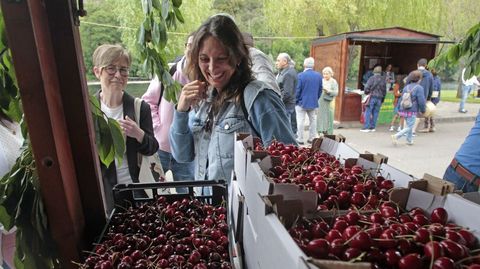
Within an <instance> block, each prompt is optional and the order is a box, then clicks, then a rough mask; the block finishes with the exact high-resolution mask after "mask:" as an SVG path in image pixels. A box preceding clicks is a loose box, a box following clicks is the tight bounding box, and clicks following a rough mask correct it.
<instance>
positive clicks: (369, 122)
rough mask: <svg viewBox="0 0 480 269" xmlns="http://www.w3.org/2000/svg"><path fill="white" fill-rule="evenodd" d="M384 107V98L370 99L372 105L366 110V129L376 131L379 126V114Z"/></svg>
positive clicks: (374, 97) (373, 97)
mask: <svg viewBox="0 0 480 269" xmlns="http://www.w3.org/2000/svg"><path fill="white" fill-rule="evenodd" d="M380 107H382V98H381V97H376V96H372V97H370V103H369V104H368V106H367V110H365V126H364V128H366V129H375V126H377V119H378V113H379V112H380Z"/></svg>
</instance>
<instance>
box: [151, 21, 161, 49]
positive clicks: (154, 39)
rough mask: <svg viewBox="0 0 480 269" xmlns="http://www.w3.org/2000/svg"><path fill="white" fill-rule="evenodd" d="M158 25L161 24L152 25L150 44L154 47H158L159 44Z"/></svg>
mask: <svg viewBox="0 0 480 269" xmlns="http://www.w3.org/2000/svg"><path fill="white" fill-rule="evenodd" d="M159 24H161V22H160V23H154V24H153V29H152V42H153V44H155V45H158V44H159V43H160V30H159Z"/></svg>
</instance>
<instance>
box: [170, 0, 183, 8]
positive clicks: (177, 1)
mask: <svg viewBox="0 0 480 269" xmlns="http://www.w3.org/2000/svg"><path fill="white" fill-rule="evenodd" d="M172 3H173V6H174V7H176V8H179V7H180V6H181V5H182V0H172Z"/></svg>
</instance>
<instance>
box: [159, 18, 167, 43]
mask: <svg viewBox="0 0 480 269" xmlns="http://www.w3.org/2000/svg"><path fill="white" fill-rule="evenodd" d="M158 28H159V29H158V30H159V34H160V38H159V42H158V45H159V46H158V47H159V48H160V49H162V50H163V49H165V46H166V45H167V40H168V38H167V28H166V27H165V23H164V22H163V21H162V22H161V23H158Z"/></svg>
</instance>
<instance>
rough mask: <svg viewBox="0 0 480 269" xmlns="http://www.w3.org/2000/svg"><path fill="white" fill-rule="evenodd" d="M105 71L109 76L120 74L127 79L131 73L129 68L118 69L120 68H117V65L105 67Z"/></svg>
mask: <svg viewBox="0 0 480 269" xmlns="http://www.w3.org/2000/svg"><path fill="white" fill-rule="evenodd" d="M104 69H105V71H106V72H107V74H109V75H111V76H113V75H115V74H116V73H117V71H118V72H120V75H121V76H122V77H127V76H128V73H129V71H130V70H129V69H128V68H127V67H118V66H115V65H107V66H105V67H104Z"/></svg>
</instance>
